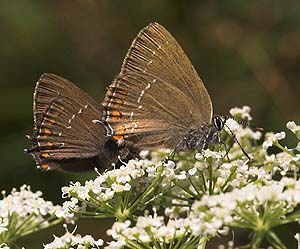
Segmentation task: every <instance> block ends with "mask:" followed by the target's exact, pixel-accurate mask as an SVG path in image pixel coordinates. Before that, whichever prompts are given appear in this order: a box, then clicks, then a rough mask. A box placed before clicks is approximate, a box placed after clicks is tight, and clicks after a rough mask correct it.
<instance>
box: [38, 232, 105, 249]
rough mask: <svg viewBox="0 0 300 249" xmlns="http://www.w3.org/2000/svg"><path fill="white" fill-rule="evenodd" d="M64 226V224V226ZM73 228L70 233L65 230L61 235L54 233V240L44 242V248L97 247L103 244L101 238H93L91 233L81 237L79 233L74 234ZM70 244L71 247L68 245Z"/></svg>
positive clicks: (92, 248)
mask: <svg viewBox="0 0 300 249" xmlns="http://www.w3.org/2000/svg"><path fill="white" fill-rule="evenodd" d="M65 227H66V226H65ZM75 230H76V229H75ZM75 230H74V231H73V232H72V233H70V232H69V231H68V230H67V232H66V233H65V234H64V235H63V236H61V237H57V236H55V235H54V240H53V241H52V242H51V243H48V244H45V245H44V249H61V248H78V249H79V248H87V247H86V246H87V245H89V247H88V248H91V249H96V248H97V249H98V248H99V247H100V246H103V240H102V239H98V240H95V239H94V238H93V237H92V236H91V235H86V236H84V237H82V236H81V235H79V234H76V235H74V232H75ZM70 246H72V247H70Z"/></svg>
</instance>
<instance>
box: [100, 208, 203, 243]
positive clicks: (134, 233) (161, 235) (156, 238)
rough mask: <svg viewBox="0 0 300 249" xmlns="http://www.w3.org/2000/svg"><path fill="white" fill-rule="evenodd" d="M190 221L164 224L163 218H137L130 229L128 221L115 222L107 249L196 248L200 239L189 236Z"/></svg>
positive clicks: (154, 216)
mask: <svg viewBox="0 0 300 249" xmlns="http://www.w3.org/2000/svg"><path fill="white" fill-rule="evenodd" d="M190 224H191V223H190V220H189V219H187V218H179V219H169V220H168V222H167V223H166V222H165V221H164V217H163V216H158V215H157V214H156V212H155V210H154V215H153V216H151V215H145V216H139V217H138V219H137V221H136V223H135V226H133V227H130V225H131V222H130V221H129V220H127V221H125V222H115V223H114V224H113V226H112V228H111V229H110V230H108V231H107V234H108V235H110V236H112V237H113V239H114V241H111V242H108V246H107V247H106V248H107V249H113V248H122V246H125V245H127V246H129V247H130V248H164V247H165V246H166V245H168V247H169V248H173V247H174V248H176V247H175V246H177V248H183V246H184V247H185V248H196V247H197V245H199V243H201V237H195V236H193V235H192V234H191V227H190Z"/></svg>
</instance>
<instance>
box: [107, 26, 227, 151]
mask: <svg viewBox="0 0 300 249" xmlns="http://www.w3.org/2000/svg"><path fill="white" fill-rule="evenodd" d="M102 106H103V108H104V110H103V116H102V121H103V122H104V123H105V125H106V129H107V136H110V137H112V138H113V140H115V141H116V142H117V144H119V145H123V144H126V145H131V146H135V147H138V148H145V149H157V148H172V149H174V152H177V151H192V150H195V149H203V148H206V147H207V146H208V144H209V143H220V142H221V141H220V139H219V132H220V131H221V130H222V129H223V127H224V125H225V122H226V119H227V117H223V116H219V115H213V107H212V101H211V98H210V96H209V94H208V91H207V89H206V88H205V86H204V84H203V82H202V80H201V79H200V77H199V75H198V74H197V72H196V70H195V69H194V67H193V65H192V64H191V62H190V60H189V59H188V57H187V56H186V54H185V53H184V51H183V49H182V48H181V47H180V45H179V44H178V43H177V41H176V40H175V38H174V37H173V36H172V35H171V34H170V33H169V32H168V31H167V30H166V29H165V28H164V27H163V26H162V25H160V24H158V23H150V24H149V25H148V26H147V27H145V28H144V29H142V30H141V31H140V32H139V34H138V35H137V37H136V38H135V39H134V41H133V42H132V45H131V47H130V48H129V51H128V52H127V55H126V57H125V59H124V61H123V65H122V67H121V72H120V74H119V75H118V77H116V79H115V80H114V81H113V82H112V84H111V85H110V86H109V87H108V91H107V93H106V96H105V99H104V101H103V102H102Z"/></svg>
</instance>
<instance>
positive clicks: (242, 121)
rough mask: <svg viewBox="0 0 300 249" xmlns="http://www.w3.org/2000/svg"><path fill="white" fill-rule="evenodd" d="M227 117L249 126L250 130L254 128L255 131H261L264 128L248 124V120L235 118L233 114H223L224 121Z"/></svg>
mask: <svg viewBox="0 0 300 249" xmlns="http://www.w3.org/2000/svg"><path fill="white" fill-rule="evenodd" d="M227 119H233V120H234V121H236V122H238V123H239V124H240V125H243V126H244V127H249V128H251V129H252V130H255V131H263V130H264V128H262V127H256V126H254V125H251V124H249V122H248V121H246V120H241V119H237V118H235V117H233V116H225V121H226V120H227ZM226 126H227V125H226ZM227 127H228V126H227Z"/></svg>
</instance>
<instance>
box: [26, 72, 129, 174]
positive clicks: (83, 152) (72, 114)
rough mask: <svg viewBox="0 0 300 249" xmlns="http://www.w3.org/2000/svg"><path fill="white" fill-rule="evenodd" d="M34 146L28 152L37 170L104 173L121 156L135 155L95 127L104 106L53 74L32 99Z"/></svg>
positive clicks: (41, 81) (45, 78) (38, 86)
mask: <svg viewBox="0 0 300 249" xmlns="http://www.w3.org/2000/svg"><path fill="white" fill-rule="evenodd" d="M33 112H34V132H33V136H32V137H29V136H28V138H30V139H31V140H32V142H33V147H32V148H31V149H28V150H26V152H27V153H30V154H31V155H32V156H33V158H34V159H35V161H36V163H37V166H38V168H40V169H43V170H53V169H57V168H61V169H64V170H69V171H81V170H88V169H93V168H95V167H97V168H99V169H100V170H104V169H107V168H110V167H111V163H112V162H117V161H118V156H119V155H120V156H121V158H127V157H130V156H131V155H132V153H131V152H130V150H129V149H127V148H124V147H120V146H117V145H116V143H115V142H114V141H113V140H112V139H111V138H109V137H107V136H106V131H105V128H104V127H103V126H102V125H99V124H95V122H93V121H94V120H95V119H99V117H101V115H102V112H103V107H102V106H101V105H100V104H98V103H97V102H96V101H95V100H94V99H92V98H91V97H90V96H88V95H87V94H86V93H85V92H84V91H82V90H81V89H79V88H78V87H76V86H75V85H74V84H72V83H71V82H70V81H68V80H66V79H63V78H61V77H59V76H57V75H54V74H49V73H46V74H43V75H42V76H41V77H40V79H39V80H38V82H37V84H36V87H35V92H34V100H33Z"/></svg>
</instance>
